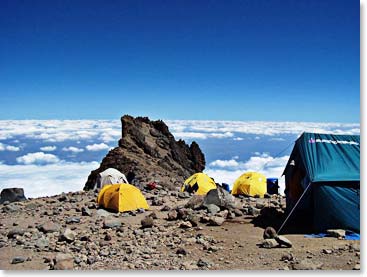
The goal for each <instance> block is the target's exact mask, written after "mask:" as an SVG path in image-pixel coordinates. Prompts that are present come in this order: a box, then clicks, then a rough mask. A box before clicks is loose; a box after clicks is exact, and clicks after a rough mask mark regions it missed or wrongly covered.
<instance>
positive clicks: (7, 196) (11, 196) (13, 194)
mask: <svg viewBox="0 0 367 277" xmlns="http://www.w3.org/2000/svg"><path fill="white" fill-rule="evenodd" d="M26 199H27V198H25V196H24V190H23V189H22V188H6V189H3V190H2V191H1V194H0V204H3V203H4V202H6V201H8V202H9V203H12V202H18V201H24V200H26Z"/></svg>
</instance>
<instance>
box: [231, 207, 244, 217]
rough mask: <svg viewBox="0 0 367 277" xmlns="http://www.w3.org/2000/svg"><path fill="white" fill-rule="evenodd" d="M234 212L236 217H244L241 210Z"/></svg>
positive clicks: (234, 210)
mask: <svg viewBox="0 0 367 277" xmlns="http://www.w3.org/2000/svg"><path fill="white" fill-rule="evenodd" d="M233 212H234V214H235V215H236V216H243V212H241V210H240V209H233Z"/></svg>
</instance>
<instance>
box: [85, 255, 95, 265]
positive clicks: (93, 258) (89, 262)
mask: <svg viewBox="0 0 367 277" xmlns="http://www.w3.org/2000/svg"><path fill="white" fill-rule="evenodd" d="M96 261H97V259H96V257H94V256H89V257H88V258H87V264H89V265H90V264H94V263H95V262H96Z"/></svg>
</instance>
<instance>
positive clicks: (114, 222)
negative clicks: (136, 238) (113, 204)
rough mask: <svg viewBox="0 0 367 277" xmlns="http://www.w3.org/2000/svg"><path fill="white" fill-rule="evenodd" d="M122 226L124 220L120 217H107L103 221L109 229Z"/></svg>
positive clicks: (105, 227) (104, 226)
mask: <svg viewBox="0 0 367 277" xmlns="http://www.w3.org/2000/svg"><path fill="white" fill-rule="evenodd" d="M121 226H122V222H121V220H120V219H115V218H113V219H105V220H104V221H103V228H104V229H109V228H118V227H121Z"/></svg>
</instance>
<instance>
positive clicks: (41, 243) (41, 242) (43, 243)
mask: <svg viewBox="0 0 367 277" xmlns="http://www.w3.org/2000/svg"><path fill="white" fill-rule="evenodd" d="M34 246H35V247H36V248H39V249H45V248H47V247H48V246H49V241H48V239H47V238H45V237H42V238H40V239H38V240H36V242H35V243H34Z"/></svg>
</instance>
